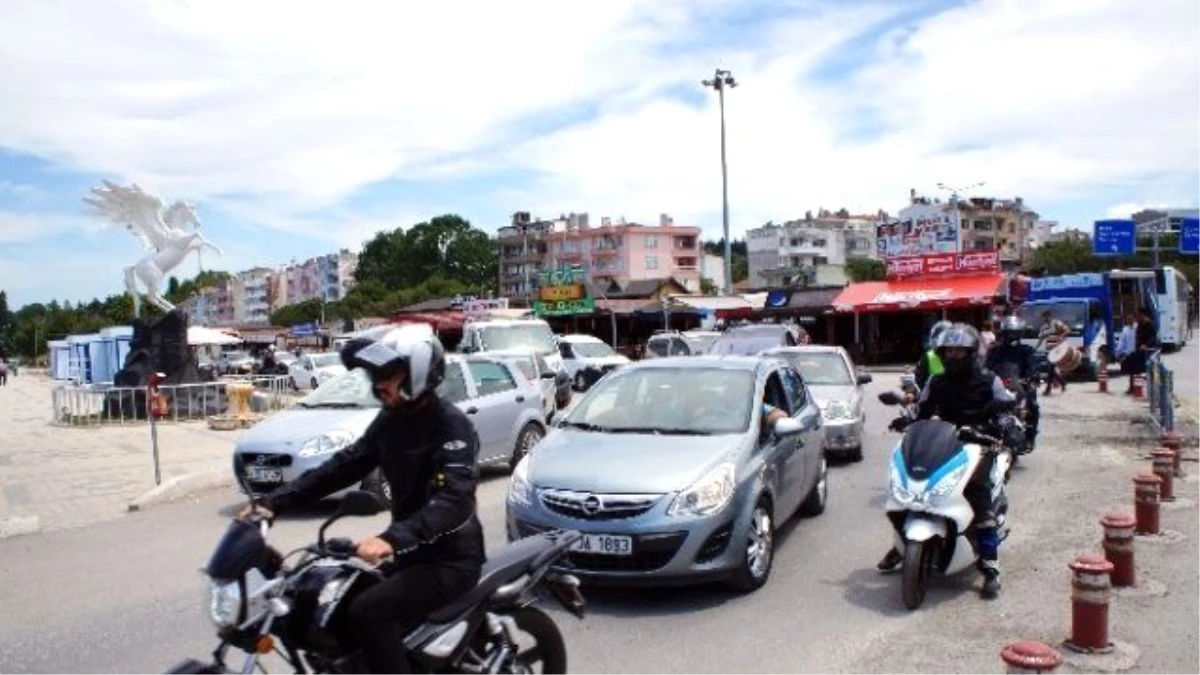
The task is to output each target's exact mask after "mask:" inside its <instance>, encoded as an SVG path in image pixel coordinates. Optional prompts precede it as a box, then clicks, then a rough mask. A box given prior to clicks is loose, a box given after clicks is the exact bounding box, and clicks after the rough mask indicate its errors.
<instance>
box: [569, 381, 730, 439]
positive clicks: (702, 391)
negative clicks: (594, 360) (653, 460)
mask: <svg viewBox="0 0 1200 675" xmlns="http://www.w3.org/2000/svg"><path fill="white" fill-rule="evenodd" d="M753 400H754V375H753V374H752V373H750V372H748V371H744V370H734V369H730V368H718V367H702V368H695V367H688V368H634V369H630V370H618V371H615V372H613V373H612V374H611V375H609V376H608V377H605V378H604V379H602V380H600V382H598V383H597V384H596V385H595V386H594V387H593V388H592V389H591V391H589V392H588V393H587V395H586V396H585V397H584V399H583V400H582V401H580V403H579V405H577V406H576V407H575V409H574V410H572V411H571V413H570V414H569V415H568V416H567V417H566V418H565V419H564V420H563V426H564V427H566V428H575V429H581V430H584V431H596V432H602V433H647V434H663V435H682V436H687V435H692V436H707V435H714V434H736V433H743V432H745V431H746V429H747V428H748V427H749V425H750V414H751V411H752V406H751V403H752V401H753Z"/></svg>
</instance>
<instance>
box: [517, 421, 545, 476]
mask: <svg viewBox="0 0 1200 675" xmlns="http://www.w3.org/2000/svg"><path fill="white" fill-rule="evenodd" d="M545 437H546V430H545V429H543V428H542V427H541V426H539V425H538V424H537V423H536V422H526V423H525V426H523V427H521V433H519V434H517V442H516V444H515V445H514V446H513V452H512V459H510V460H508V468H509V469H510V470H514V469H516V468H517V464H520V463H521V460H522V459H524V458H525V455H528V454H529V450H530V449H531V448H533V446H535V445H537V444H538V442H539V441H541V440H542V439H543V438H545Z"/></svg>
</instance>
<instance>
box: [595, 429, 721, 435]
mask: <svg viewBox="0 0 1200 675" xmlns="http://www.w3.org/2000/svg"><path fill="white" fill-rule="evenodd" d="M608 432H609V433H612V434H654V435H656V436H659V435H662V434H667V435H669V436H708V435H710V434H711V432H708V431H704V430H701V429H685V428H683V427H617V428H613V429H609V430H608Z"/></svg>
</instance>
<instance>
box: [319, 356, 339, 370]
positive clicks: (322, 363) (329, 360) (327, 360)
mask: <svg viewBox="0 0 1200 675" xmlns="http://www.w3.org/2000/svg"><path fill="white" fill-rule="evenodd" d="M312 361H313V367H315V368H325V367H327V366H340V365H342V357H341V355H340V354H313V355H312Z"/></svg>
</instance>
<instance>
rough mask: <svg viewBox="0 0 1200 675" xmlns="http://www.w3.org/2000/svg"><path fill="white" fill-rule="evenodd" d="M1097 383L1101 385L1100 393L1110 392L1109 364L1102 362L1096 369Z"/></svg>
mask: <svg viewBox="0 0 1200 675" xmlns="http://www.w3.org/2000/svg"><path fill="white" fill-rule="evenodd" d="M1096 384H1098V385H1100V393H1101V394H1107V393H1108V364H1106V363H1101V364H1100V367H1099V368H1097V369H1096Z"/></svg>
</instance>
